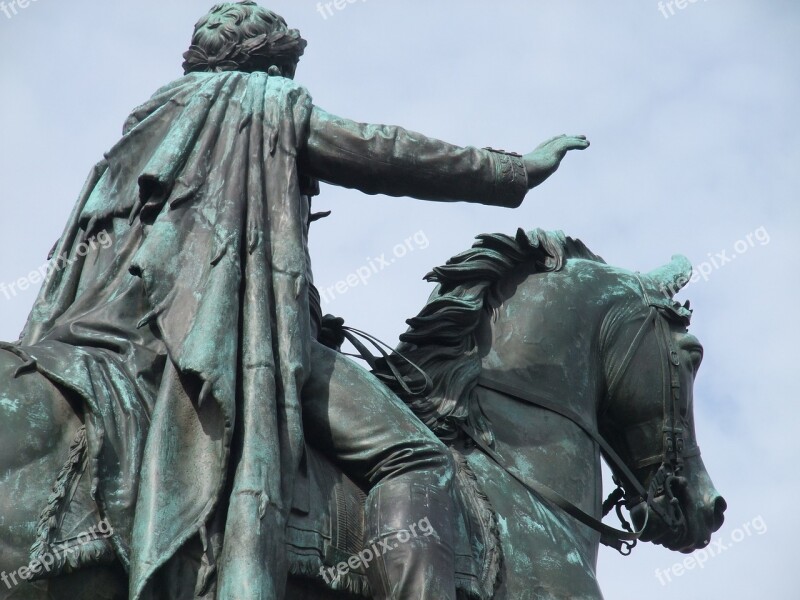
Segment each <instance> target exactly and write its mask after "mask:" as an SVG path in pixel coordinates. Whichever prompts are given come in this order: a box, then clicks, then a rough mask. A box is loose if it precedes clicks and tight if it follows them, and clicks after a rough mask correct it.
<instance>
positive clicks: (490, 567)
mask: <svg viewBox="0 0 800 600" xmlns="http://www.w3.org/2000/svg"><path fill="white" fill-rule="evenodd" d="M450 451H451V452H452V454H453V457H454V459H455V462H456V465H457V471H456V479H457V481H458V484H459V486H458V487H459V489H460V490H461V492H462V494H464V496H465V500H467V502H469V503H470V506H469V508H468V510H467V513H468V514H469V513H472V514H474V515H475V516H476V517H477V518H478V520H479V522H480V527H481V538H482V539H483V541H484V543H485V548H484V552H483V556H479V557H476V558H478V561H479V564H478V566H479V567H480V575H479V581H478V582H473V581H472V580H469V579H460V580H459V583H460V584H461V583H463V584H466V585H463V586H462V585H459V589H462V590H463V591H464V592H465V593H466V594H467V595H468V597H469V598H470V599H471V600H490V599H491V598H492V597H493V596H494V592H495V589H496V588H497V586H498V584H499V583H500V571H501V569H502V566H503V546H502V543H501V542H500V527H499V525H498V522H497V513H496V512H495V510H494V507H493V506H492V503H491V501H490V500H489V497H488V496H487V495H486V494H485V493H484V491H483V489H482V488H481V486H480V482H479V481H478V478H477V476H476V475H475V472H474V471H473V470H472V468H471V467H470V466H469V463H467V460H466V458H464V455H463V454H461V453H460V452H458V451H457V450H455V449H453V448H451V449H450Z"/></svg>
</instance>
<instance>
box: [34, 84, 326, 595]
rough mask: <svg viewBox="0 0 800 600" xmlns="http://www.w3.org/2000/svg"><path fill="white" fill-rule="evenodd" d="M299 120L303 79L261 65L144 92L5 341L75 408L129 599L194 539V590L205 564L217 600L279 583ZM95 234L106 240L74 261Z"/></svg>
mask: <svg viewBox="0 0 800 600" xmlns="http://www.w3.org/2000/svg"><path fill="white" fill-rule="evenodd" d="M311 110H312V104H311V98H310V96H309V95H308V93H307V92H306V91H305V90H304V89H303V88H302V87H300V86H299V85H297V84H296V83H294V82H292V81H290V80H288V79H285V78H282V77H270V76H268V75H266V74H264V73H253V74H246V73H238V72H228V73H218V74H208V73H202V74H201V73H196V74H191V75H188V76H186V77H183V78H181V79H179V80H177V81H176V82H173V83H172V84H170V85H168V86H166V87H165V88H162V89H161V90H159V91H158V92H157V93H156V94H155V95H154V96H153V98H152V99H151V100H150V101H149V102H147V103H146V104H144V105H143V106H141V107H139V108H138V109H137V110H136V111H134V113H133V114H132V115H131V117H130V118H129V120H128V122H127V123H126V127H125V131H124V135H123V137H122V139H121V140H120V142H119V143H118V144H117V145H116V146H114V148H112V149H111V150H110V151H109V152H108V153H107V154H106V157H105V160H104V161H103V162H101V163H100V164H99V165H98V166H97V167H96V168H95V170H94V171H93V173H92V174H91V175H90V177H89V180H88V182H87V184H86V186H85V188H84V190H83V192H82V194H81V197H80V199H79V201H78V204H77V206H76V208H75V210H74V211H73V214H72V216H71V218H70V221H69V223H68V225H67V228H66V231H65V233H64V235H63V236H62V238H61V239H60V241H59V243H58V245H57V246H56V249H55V256H56V258H55V259H54V260H56V261H58V266H59V267H60V268H57V269H55V270H54V272H53V273H52V275H51V277H50V278H49V279H48V281H47V283H46V284H45V286H44V287H43V289H42V291H41V292H40V296H39V298H38V300H37V302H36V305H35V306H34V309H33V311H32V313H31V316H30V317H29V321H28V324H27V325H26V328H25V330H24V332H23V335H22V337H21V340H20V342H19V344H20V345H21V346H22V347H23V348H24V349H25V351H26V352H28V353H29V354H30V355H31V357H33V358H34V359H35V360H36V362H37V365H38V369H39V371H40V372H41V373H43V374H44V375H45V376H47V377H48V378H50V379H51V380H53V381H54V382H56V383H58V384H59V385H61V386H63V387H64V388H66V389H68V390H70V391H72V392H75V393H77V394H78V395H79V396H80V397H81V398H82V399H83V400H84V402H85V406H86V407H87V411H86V412H87V414H86V427H87V439H88V450H89V455H90V461H89V465H90V475H91V477H92V478H93V489H94V495H95V498H96V501H97V504H98V506H99V509H100V513H101V515H103V517H104V518H107V519H108V521H109V523H110V525H111V526H112V527H113V529H114V535H113V544H114V546H115V549H116V551H117V554H118V555H119V557H120V559H121V560H122V562H123V564H124V565H125V567H126V568H127V570H128V572H129V575H130V597H131V598H132V599H134V600H138V599H139V598H150V597H154V596H153V594H154V591H153V589H152V587H153V586H152V585H151V583H152V581H153V576H154V574H156V573H157V572H158V571H159V569H160V568H161V567H162V566H163V565H165V563H167V562H168V561H169V560H170V559H171V558H172V557H174V556H175V554H176V553H177V552H178V551H179V550H180V548H181V546H183V545H184V544H185V543H186V542H187V540H190V539H198V538H199V539H200V540H201V543H202V546H203V550H204V555H203V559H202V566H201V569H200V573H199V577H198V582H197V586H198V587H197V590H198V592H202V591H203V590H204V589H206V590H207V589H208V588H209V585H208V584H209V582H210V581H212V580H214V576H213V574H214V573H215V572H216V578H215V583H216V597H217V598H220V599H222V598H225V599H236V600H243V599H249V598H274V597H279V594H281V593H282V590H283V586H284V585H285V583H284V579H285V576H286V570H285V565H283V563H282V561H283V557H284V555H285V553H284V552H283V535H284V525H285V520H286V518H287V516H288V512H289V510H290V507H291V503H292V498H291V494H292V490H293V486H294V477H295V474H296V472H297V470H298V466H299V462H300V459H301V456H302V451H303V437H302V435H303V434H302V423H301V414H300V392H301V390H302V387H303V385H304V382H305V380H306V377H307V374H306V365H307V364H308V356H309V347H308V344H309V340H310V339H311V329H310V327H311V326H310V323H309V307H308V286H309V281H308V276H307V267H306V224H307V221H308V201H307V199H306V198H305V197H304V196H302V194H301V191H300V187H299V183H298V173H297V165H296V157H297V153H298V150H299V148H300V147H301V146H302V144H303V143H304V141H305V140H306V139H307V136H308V132H307V128H308V124H309V119H310V115H311ZM101 233H102V234H103V235H107V236H109V237H110V239H111V240H112V244H111V245H110V247H108V248H104V247H99V246H97V245H96V244H95V245H94V246H92V247H91V248H89V249H88V251H87V247H88V246H89V245H90V244H89V242H90V241H91V240H92V239H93V238H94V237H95V236H98V235H99V234H101ZM95 246H96V247H95ZM226 503H227V504H228V507H227V511H225V510H224V507H225V504H226ZM212 522H214V523H217V526H216V530H214V528H213V527H211V528H209V524H210V523H212ZM265 560H266V564H265Z"/></svg>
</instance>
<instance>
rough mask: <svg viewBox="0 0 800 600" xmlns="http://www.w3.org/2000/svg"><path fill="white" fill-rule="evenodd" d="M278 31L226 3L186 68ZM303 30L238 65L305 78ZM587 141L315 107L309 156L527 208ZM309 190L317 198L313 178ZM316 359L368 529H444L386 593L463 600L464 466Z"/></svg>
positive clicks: (363, 179)
mask: <svg viewBox="0 0 800 600" xmlns="http://www.w3.org/2000/svg"><path fill="white" fill-rule="evenodd" d="M220 22H222V23H224V25H222V26H220ZM275 31H283V32H287V31H289V30H287V27H286V24H285V22H284V20H283V19H282V18H280V17H278V16H277V15H274V14H273V13H270V12H269V11H267V10H265V9H263V8H261V7H259V6H257V5H256V4H255V3H253V2H242V3H239V4H223V5H219V6H217V7H215V8H214V9H212V11H211V13H210V14H209V15H208V16H207V17H206V18H204V19H203V20H201V21H200V22H199V23H198V25H197V27H196V29H195V34H194V38H193V49H192V51H190V52H189V53H187V61H186V63H185V64H184V67H185V69H186V71H187V73H188V72H193V71H212V70H214V67H212V65H211V64H209V63H210V62H211V61H208V60H206V59H205V57H206V56H208V55H213V54H216V53H217V52H218V51H219V49H220V47H221V46H222V45H223V44H224V43H228V44H233V45H236V44H242V43H244V42H246V41H247V40H248V39H251V38H253V37H256V36H258V35H262V34H267V35H271V34H273V33H274V32H275ZM291 31H292V33H294V30H291ZM293 39H294V43H293V44H292V49H293V52H287V53H285V54H284V55H283V56H281V57H276V58H275V59H273V61H270V60H263V58H262V59H261V60H260V61H258V62H257V64H256V61H253V64H247V63H246V62H245V63H244V64H236V65H235V67H234V66H233V65H231V66H230V67H228V68H229V69H236V70H241V71H246V72H250V71H255V70H267V71H269V70H270V69H272V70H273V72H274V71H275V67H277V68H278V69H280V74H281V75H282V76H284V77H288V78H294V74H295V69H296V66H297V61H298V60H299V58H300V55H301V54H302V52H303V49H304V47H305V42H304V41H303V40H302V38H299V35H293ZM198 56H199V57H202V58H199V59H198V58H197V57H198ZM587 146H588V142H587V141H586V140H585V139H584V138H583V137H566V136H560V137H557V138H554V139H552V140H550V141H548V142H546V143H545V144H543V145H542V146H540V147H539V148H537V150H535V151H534V152H532V153H530V154H528V155H527V156H524V157H520V156H517V155H513V154H509V153H504V152H497V151H492V150H480V149H476V148H459V147H455V146H452V145H449V144H446V143H443V142H441V141H437V140H433V139H430V138H426V137H424V136H422V135H419V134H416V133H410V132H407V131H405V130H403V129H401V128H398V127H387V126H376V125H365V124H359V123H355V122H353V121H349V120H347V119H343V118H340V117H337V116H334V115H331V114H329V113H327V112H325V111H323V110H322V109H320V108H316V107H314V109H313V112H312V114H311V120H310V126H309V135H308V140H307V142H306V145H305V152H304V154H303V155H302V156H301V157H300V164H299V167H300V173H301V174H302V175H305V176H306V177H307V178H308V179H309V180H311V181H313V180H322V181H325V182H328V183H332V184H335V185H341V186H345V187H350V188H355V189H358V190H360V191H362V192H364V193H367V194H378V193H380V194H387V195H391V196H411V197H415V198H420V199H425V200H438V201H453V200H465V201H468V202H479V203H481V204H490V205H495V206H506V207H516V206H518V205H519V204H520V203H521V201H522V199H523V197H524V196H525V194H526V192H527V191H528V190H529V189H530V188H532V187H534V186H535V185H538V184H539V183H541V182H542V181H544V180H545V179H546V178H547V177H548V176H549V175H551V174H552V173H553V172H554V171H555V170H556V168H557V167H558V165H559V163H560V161H561V159H562V158H563V157H564V155H565V154H566V152H567V151H568V150H572V149H583V148H585V147H587ZM304 191H305V192H306V195H307V197H310V196H311V195H312V194H313V193H314V185H313V184H312V185H310V186H308V189H306V190H304ZM309 275H310V271H309ZM314 300H315V299H314V298H313V297H312V313H313V314H314V316H315V319H314V320H315V321H316V325H317V331H319V325H320V322H319V314H320V313H319V310H318V306H319V304H318V300H316V302H315V301H314ZM314 307H316V310H314ZM311 365H312V369H311V374H310V379H309V381H308V383H307V385H306V387H305V389H304V390H303V400H302V408H303V426H304V429H305V435H306V436H307V438H308V439H311V440H314V443H315V445H316V446H317V447H318V448H319V449H320V450H322V451H323V452H325V453H326V454H327V455H328V456H329V457H331V458H332V459H333V460H335V461H336V462H337V464H338V465H339V466H340V467H341V468H342V469H343V470H344V471H345V472H346V473H348V474H349V475H350V476H351V477H353V478H354V479H355V480H356V481H360V482H363V483H365V484H366V485H367V486H368V487H369V488H370V492H369V496H368V500H367V535H368V536H369V538H370V539H377V538H386V537H396V536H397V535H398V533H399V532H400V531H401V530H407V528H408V527H410V526H412V525H414V524H415V523H418V522H420V521H421V520H423V519H426V518H427V519H428V520H429V521H430V523H431V526H432V528H433V529H434V530H435V532H436V534H435V535H432V536H429V537H424V538H423V537H416V538H414V541H413V542H410V543H407V544H403V545H399V546H398V547H397V548H395V549H394V550H392V551H391V552H385V553H383V555H382V556H380V557H378V558H377V560H376V561H375V562H374V563H373V564H371V565H370V568H369V569H368V577H369V579H370V584H371V586H372V589H373V593H374V594H375V597H376V598H422V599H430V600H434V599H436V600H446V599H453V600H454V599H455V583H454V560H453V541H452V519H453V512H454V507H453V504H452V500H451V485H452V482H453V478H454V465H453V460H452V458H451V455H450V453H449V451H448V450H447V448H446V447H445V446H444V445H443V444H442V442H440V441H439V440H438V439H437V438H436V436H435V435H434V434H433V433H432V432H431V431H430V430H429V429H427V428H426V427H425V426H424V425H423V424H422V423H421V422H420V421H419V420H418V419H417V418H416V417H415V416H414V415H413V414H412V413H411V411H410V410H409V409H408V407H407V406H406V405H405V404H404V403H403V402H401V401H400V400H399V399H398V398H397V397H396V396H394V395H393V394H392V393H390V392H389V391H388V390H387V389H386V388H384V387H383V386H382V385H380V384H378V383H376V381H375V379H374V378H373V377H372V376H371V375H370V374H369V373H367V372H366V371H364V370H363V369H361V368H359V367H358V366H356V365H354V364H353V363H352V362H351V361H349V360H348V359H346V358H344V357H343V356H342V355H340V354H338V353H337V352H335V351H333V350H331V349H329V348H327V347H325V346H323V345H322V344H320V343H318V342H313V343H312V361H311ZM391 545H392V546H394V545H395V542H392V543H391Z"/></svg>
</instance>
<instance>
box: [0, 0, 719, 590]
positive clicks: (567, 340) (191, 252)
mask: <svg viewBox="0 0 800 600" xmlns="http://www.w3.org/2000/svg"><path fill="white" fill-rule="evenodd" d="M304 47H305V41H304V40H303V39H302V38H301V37H300V35H299V33H298V32H297V31H296V30H292V29H289V28H288V27H287V26H286V24H285V22H284V21H283V19H281V18H280V17H278V16H277V15H275V14H274V13H271V12H269V11H266V10H264V9H262V8H260V7H258V6H257V5H256V4H255V3H252V2H242V3H238V4H222V5H219V6H217V7H215V8H214V9H212V12H211V13H209V14H208V15H207V16H206V17H204V18H203V19H202V20H201V21H200V22H199V23H198V24H197V27H196V30H195V35H194V37H193V40H192V45H191V48H190V49H189V51H188V52H187V53H186V54H185V59H186V60H185V63H184V68H185V70H186V74H185V76H184V77H182V78H181V79H179V80H177V81H174V82H172V83H170V84H168V85H166V86H165V87H163V88H161V89H160V90H158V91H157V92H156V93H155V94H154V95H153V97H152V98H151V99H150V100H148V101H147V102H146V103H144V104H143V105H141V106H140V107H138V108H136V109H135V110H134V111H133V112H132V113H131V115H130V116H129V118H128V120H127V122H126V125H125V131H124V135H123V137H122V138H121V140H120V141H119V142H118V143H117V144H116V145H115V146H114V147H113V148H112V149H111V150H110V151H109V152H107V153H106V154H105V158H104V159H103V160H102V161H101V162H100V163H98V164H97V165H96V166H95V167H94V169H93V170H92V172H91V173H90V175H89V178H88V180H87V183H86V185H85V187H84V190H83V191H82V193H81V195H80V197H79V200H78V202H77V204H76V206H75V209H74V211H73V213H72V215H71V217H70V219H69V222H68V223H67V226H66V228H65V231H64V234H63V235H62V237H61V238H60V240H59V241H58V242H57V244H56V246H55V247H54V249H53V255H52V256H53V259H52V261H53V262H52V265H51V271H50V274H49V276H48V278H47V281H46V283H45V284H44V286H43V288H42V290H41V292H40V295H39V297H38V299H37V301H36V304H35V306H34V307H33V310H32V312H31V315H30V317H29V320H28V323H27V325H26V327H25V330H24V331H23V334H22V336H21V338H20V340H19V341H18V342H15V343H13V344H6V343H3V344H1V345H0V380H1V381H3V392H2V393H3V395H4V397H6V398H9V399H11V400H13V402H7V403H1V404H0V473H2V474H3V476H2V478H0V551H1V552H2V553H0V572H2V573H3V584H2V585H0V599H4V598H70V599H73V598H86V599H89V598H133V599H139V598H142V599H146V598H170V599H175V598H209V599H210V598H219V599H235V600H241V599H250V598H283V597H286V598H339V597H342V598H344V597H354V596H355V597H357V596H359V595H367V596H371V597H375V598H395V597H397V598H400V597H402V598H436V599H447V598H456V593H457V592H456V589H458V590H459V597H466V596H469V597H473V598H513V599H519V598H562V597H570V598H600V597H601V594H600V591H599V589H598V586H597V581H596V578H595V572H594V571H595V564H596V558H597V548H598V544H599V542H600V538H601V535H600V532H598V531H595V530H593V529H592V528H591V527H587V526H586V525H582V524H580V523H579V521H578V520H576V518H575V517H576V516H577V518H579V519H584V522H586V523H591V522H592V519H597V518H599V517H600V516H601V514H600V513H601V481H600V470H599V467H600V463H599V461H600V449H599V447H598V445H597V443H596V442H595V441H593V439H592V437H591V435H589V434H593V433H597V432H599V434H600V436H602V439H601V440H600V441H599V442H598V443H600V444H605V443H606V440H607V442H608V444H609V445H610V446H609V449H608V450H606V451H605V452H604V453H605V454H608V453H609V452H611V453H617V454H619V459H618V464H616V463H614V462H613V460H612V466H613V467H614V468H615V470H616V471H617V476H618V477H619V478H620V480H621V482H622V483H623V485H624V487H625V491H626V498H625V499H626V500H627V503H628V506H629V508H630V509H631V511H632V516H633V521H634V525H635V526H637V527H638V526H643V525H644V524H645V523H646V526H644V531H643V533H642V536H641V539H644V540H650V541H654V542H656V543H659V544H662V545H664V546H666V547H668V548H670V549H674V550H680V551H690V550H692V549H694V548H698V547H702V546H704V545H705V544H707V543H708V541H709V539H710V535H711V533H712V532H713V531H715V530H716V529H718V528H719V526H720V525H721V522H722V513H723V512H724V509H725V504H724V500H722V498H721V497H720V496H719V495H718V494H717V492H716V491H715V490H714V488H713V485H712V484H711V481H710V479H709V477H708V475H707V473H706V471H705V468H704V467H703V464H702V460H701V459H700V457H699V452H698V451H697V450H696V441H695V439H694V430H693V421H692V396H691V391H692V383H693V378H694V374H695V371H696V369H697V366H698V365H699V361H700V358H701V356H702V350H701V347H700V345H699V343H698V342H697V341H696V340H695V338H693V337H692V336H691V335H689V334H688V333H687V332H686V326H687V325H688V315H689V313H688V310H687V309H686V308H684V307H679V306H677V305H674V304H673V302H672V300H671V296H672V295H673V294H674V293H675V291H676V290H677V289H680V287H681V286H682V285H683V284H684V283H685V282H686V281H688V278H689V275H690V267H689V266H688V264H687V263H686V261H685V259H681V258H676V259H674V260H673V261H672V262H671V263H670V264H669V265H666V266H665V267H663V268H661V269H658V270H656V271H654V272H652V273H650V274H646V275H636V274H633V273H630V272H628V271H624V270H621V269H617V268H614V267H610V266H608V265H606V264H605V263H604V262H602V260H600V259H599V258H598V257H596V256H595V255H594V254H592V253H591V252H590V251H588V250H587V249H586V248H585V247H584V246H583V244H581V243H580V242H578V241H575V240H572V239H570V238H565V237H564V236H563V235H561V234H559V233H545V232H542V231H538V230H537V231H533V232H528V233H525V232H523V231H520V232H518V233H517V235H516V236H512V237H509V236H504V235H492V236H481V238H480V240H479V242H478V243H477V244H476V246H475V247H473V248H472V249H471V250H469V251H467V252H466V253H464V254H462V255H459V256H457V257H455V258H454V259H452V260H451V261H450V263H448V265H446V266H443V267H440V268H438V269H435V270H434V272H433V273H432V274H430V276H429V277H430V279H431V280H433V281H436V282H437V283H439V287H438V288H437V291H436V292H434V294H433V295H432V296H431V298H430V300H429V302H428V304H427V305H426V306H425V308H424V309H423V310H422V311H421V312H420V314H419V315H418V316H417V317H415V318H414V319H411V320H410V321H409V323H410V325H411V329H410V330H409V331H408V332H407V333H406V334H405V335H404V336H403V342H402V344H401V346H400V347H399V348H398V352H399V354H395V355H392V356H391V357H390V358H383V359H381V360H378V361H375V362H374V367H375V371H376V373H377V377H376V376H374V375H372V374H370V373H368V372H367V371H365V370H364V369H362V368H360V367H358V366H357V365H356V364H355V363H354V362H352V361H351V360H350V359H348V358H346V357H345V356H343V355H342V354H341V353H340V352H339V351H338V346H339V344H340V343H341V340H342V339H343V337H344V336H346V335H347V336H350V333H349V332H348V331H347V330H343V329H342V328H341V323H340V322H339V321H337V320H336V319H334V318H324V319H323V317H322V315H321V311H320V308H319V301H318V294H317V293H316V290H315V289H314V287H313V283H312V276H311V269H310V260H309V256H308V249H307V236H308V228H309V224H310V223H311V222H312V221H313V220H314V219H315V218H316V217H317V215H313V214H312V213H311V211H310V206H311V197H312V196H314V195H315V194H317V193H318V185H317V184H318V181H320V180H322V181H326V182H329V183H333V184H337V185H341V186H346V187H352V188H355V189H358V190H360V191H362V192H365V193H368V194H387V195H395V196H411V197H414V198H419V199H423V200H434V201H457V200H462V201H469V202H478V203H483V204H490V205H496V206H505V207H515V206H518V205H519V204H520V203H521V202H522V200H523V198H524V196H525V194H526V193H527V191H528V190H529V189H531V188H533V187H535V186H537V185H539V184H540V183H542V182H544V181H545V180H546V179H547V178H548V177H549V176H550V175H552V174H553V173H554V172H555V170H556V169H557V168H558V166H559V164H560V162H561V160H562V159H563V158H564V157H565V156H566V154H567V153H568V152H569V151H570V150H577V149H584V148H586V147H588V145H589V143H588V141H587V140H586V139H585V138H584V137H583V136H558V137H555V138H553V139H550V140H548V141H546V142H544V143H543V144H541V145H540V146H539V147H537V148H536V149H535V150H534V151H532V152H530V153H529V154H526V155H524V156H521V155H517V154H513V153H507V152H503V151H495V150H490V149H483V150H482V149H477V148H460V147H456V146H453V145H450V144H447V143H444V142H441V141H438V140H434V139H430V138H427V137H425V136H423V135H421V134H417V133H413V132H408V131H406V130H404V129H402V128H399V127H389V126H383V125H364V124H359V123H355V122H353V121H349V120H347V119H343V118H340V117H337V116H334V115H331V114H329V113H326V112H325V111H323V110H321V109H320V108H318V107H316V106H314V104H313V102H312V100H311V97H310V95H309V93H308V92H307V91H306V90H305V89H304V88H303V87H302V86H300V85H299V84H297V83H295V82H294V81H293V77H294V74H295V69H296V66H297V62H298V60H299V58H300V56H301V55H302V53H303V49H304ZM664 290H667V292H664ZM400 355H402V357H403V358H401V356H400ZM409 361H410V362H409ZM421 372H424V373H425V375H424V376H423V375H421ZM426 385H427V387H426ZM423 390H424V391H423ZM548 404H549V405H550V407H549V408H548ZM587 431H588V432H589V434H587ZM12 449H13V451H12ZM626 469H630V470H631V471H633V472H632V473H629V472H627V471H626ZM639 482H641V483H639ZM555 493H557V494H558V496H554V495H553V494H555ZM554 498H555V500H554ZM616 500H620V498H619V497H617V498H616ZM612 504H613V503H612ZM612 504H609V505H608V506H609V507H611V506H612ZM565 511H566V512H565ZM567 513H569V514H567ZM570 515H572V516H570ZM581 515H584V516H581ZM595 528H596V529H602V527H600V526H599V525H595ZM603 531H604V533H603V541H604V542H609V543H615V542H614V537H613V534H612V533H610V532H609V531H607V530H603ZM620 537H621V538H625V537H626V536H625V535H624V534H620V535H619V536H618V538H617V539H616V543H618V542H619V538H620ZM633 537H635V536H627V538H633ZM367 550H369V554H367ZM353 557H356V558H357V559H358V560H355V559H354V558H353ZM342 565H344V566H342ZM288 574H291V576H288V577H287V575H288Z"/></svg>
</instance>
